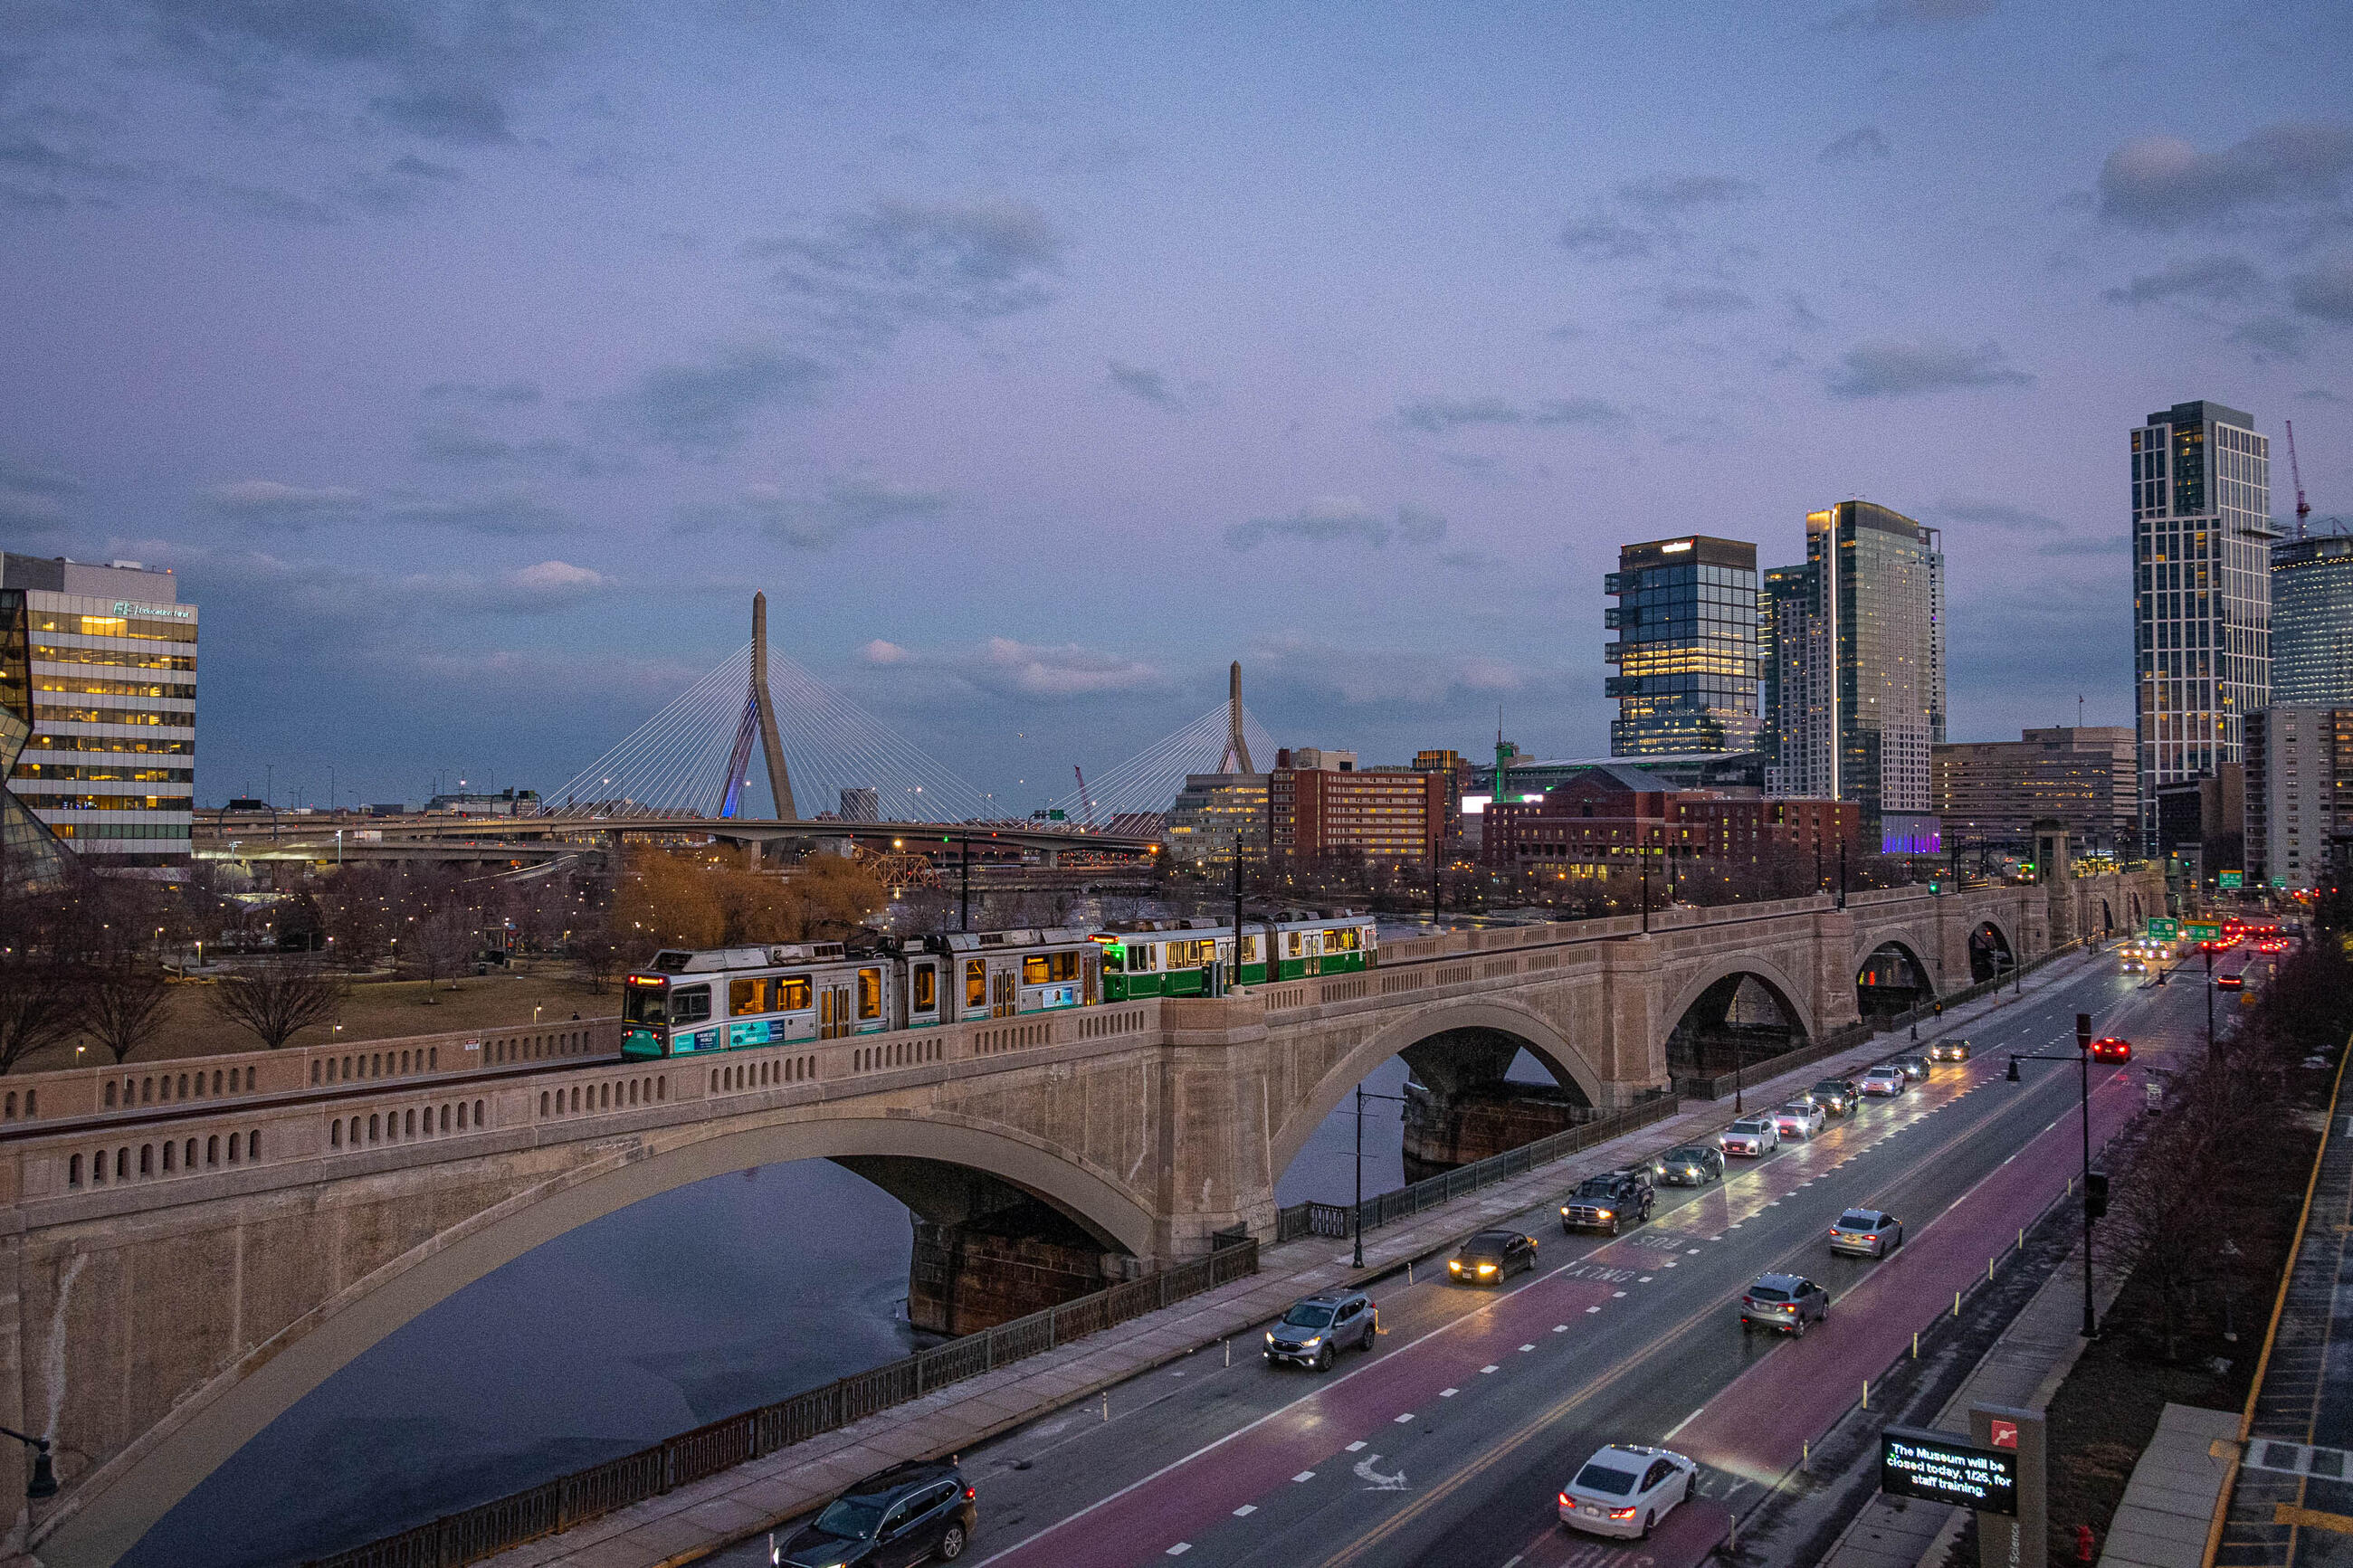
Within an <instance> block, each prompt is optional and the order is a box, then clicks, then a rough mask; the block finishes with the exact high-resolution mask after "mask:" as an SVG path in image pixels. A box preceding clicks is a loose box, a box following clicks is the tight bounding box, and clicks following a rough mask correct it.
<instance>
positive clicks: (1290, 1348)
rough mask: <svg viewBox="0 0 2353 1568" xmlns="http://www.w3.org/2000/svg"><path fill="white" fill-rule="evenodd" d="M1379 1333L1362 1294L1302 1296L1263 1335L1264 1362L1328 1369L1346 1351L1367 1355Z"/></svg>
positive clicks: (1376, 1318) (1368, 1300)
mask: <svg viewBox="0 0 2353 1568" xmlns="http://www.w3.org/2000/svg"><path fill="white" fill-rule="evenodd" d="M1379 1331H1380V1315H1379V1313H1378V1312H1377V1311H1376V1310H1374V1307H1373V1299H1372V1298H1371V1297H1370V1296H1367V1295H1366V1294H1365V1293H1364V1292H1363V1291H1362V1290H1325V1291H1323V1292H1321V1293H1320V1294H1317V1295H1314V1296H1304V1297H1302V1298H1301V1299H1300V1300H1296V1301H1293V1303H1292V1304H1291V1310H1289V1311H1287V1312H1285V1313H1283V1314H1282V1317H1281V1318H1279V1319H1277V1320H1276V1321H1275V1325H1274V1327H1272V1328H1271V1329H1269V1330H1267V1331H1266V1359H1267V1361H1268V1363H1270V1364H1271V1363H1276V1362H1286V1361H1287V1362H1293V1363H1297V1364H1298V1365H1300V1366H1307V1367H1314V1369H1315V1370H1316V1371H1317V1372H1324V1371H1326V1370H1327V1369H1329V1368H1330V1366H1331V1365H1332V1363H1333V1362H1334V1361H1335V1359H1337V1358H1338V1356H1339V1353H1340V1352H1342V1351H1345V1350H1360V1351H1368V1350H1371V1349H1372V1348H1373V1336H1374V1335H1375V1334H1376V1333H1377V1332H1379Z"/></svg>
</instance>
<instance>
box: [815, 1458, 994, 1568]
mask: <svg viewBox="0 0 2353 1568" xmlns="http://www.w3.org/2000/svg"><path fill="white" fill-rule="evenodd" d="M974 1495H975V1494H974V1491H973V1489H972V1488H971V1487H969V1486H967V1485H965V1479H964V1474H963V1472H962V1471H960V1470H958V1469H957V1468H955V1465H953V1464H948V1463H944V1462H942V1461H939V1460H918V1461H915V1462H913V1463H910V1464H904V1465H893V1466H892V1467H891V1468H889V1469H887V1470H884V1471H881V1473H880V1474H877V1475H871V1476H869V1477H867V1478H866V1479H864V1480H862V1481H860V1482H859V1483H858V1484H857V1485H856V1486H854V1487H851V1488H850V1489H849V1490H848V1491H846V1492H843V1493H842V1494H841V1495H840V1496H839V1497H838V1498H836V1499H834V1500H832V1501H831V1502H829V1503H828V1504H826V1505H825V1510H824V1511H823V1512H821V1513H819V1514H818V1516H817V1518H816V1519H814V1520H812V1521H809V1522H808V1523H807V1524H805V1525H803V1526H801V1528H800V1529H799V1530H798V1531H796V1532H794V1534H793V1536H792V1538H791V1539H790V1540H788V1541H786V1542H785V1543H784V1544H783V1545H781V1546H780V1547H778V1548H777V1549H776V1561H777V1563H779V1564H781V1565H782V1568H834V1565H835V1564H837V1563H839V1564H842V1565H843V1568H851V1565H854V1568H908V1565H909V1564H911V1563H927V1562H929V1561H931V1560H932V1559H933V1558H934V1557H936V1558H938V1559H939V1560H940V1561H941V1562H943V1563H945V1562H950V1561H953V1560H954V1559H955V1558H958V1557H961V1556H963V1555H964V1549H965V1546H966V1545H968V1544H969V1543H970V1542H971V1541H972V1532H973V1531H974V1530H975V1529H976V1527H977V1526H978V1524H979V1522H980V1510H979V1509H978V1508H977V1507H976V1505H975V1503H974V1500H973V1499H974Z"/></svg>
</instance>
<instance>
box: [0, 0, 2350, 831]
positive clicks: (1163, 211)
mask: <svg viewBox="0 0 2353 1568" xmlns="http://www.w3.org/2000/svg"><path fill="white" fill-rule="evenodd" d="M2348 81H2353V7H2348V6H2346V5H2343V4H2342V0H2335V3H2317V4H2281V5H2266V6H2260V7H2258V6H2252V5H2250V6H2244V7H2242V6H2236V5H2230V4H2225V5H2221V6H2219V7H2218V6H2215V5H2206V4H2200V5H2188V4H2168V3H2151V4H2144V5H2133V6H2117V5H2035V6H2030V5H2023V4H2019V3H2017V0H2011V3H2009V4H1996V3H1994V0H1862V3H1861V4H1856V5H1850V4H1849V3H1848V0H1815V3H1807V0H1796V3H1791V4H1787V5H1740V6H1732V5H1617V6H1609V7H1602V6H1583V7H1580V6H1569V5H1423V6H1403V5H1376V4H1367V3H1361V0H1360V3H1357V4H1351V5H1324V6H1306V5H1289V6H1282V5H1277V6H1268V5H1249V6H1239V5H1237V6H1224V7H1214V6H1193V7H1183V8H1159V9H1155V8H1147V7H1137V6H1113V5H1104V6H1097V7H1085V6H1075V5H1073V6H1060V7H1048V6H1040V5H985V6H984V5H929V6H923V5H887V4H870V5H770V4H765V3H762V0H732V3H712V4H693V3H691V0H673V3H670V4H665V5H643V6H631V5H617V4H597V3H595V0H561V3H552V4H545V5H538V4H530V3H524V0H481V3H464V0H452V3H448V4H427V3H419V4H414V5H403V4H396V3H392V0H155V3H153V4H147V5H133V4H118V3H114V0H56V3H48V0H0V262H5V284H6V295H5V308H0V543H5V548H8V549H11V550H16V551H19V552H27V553H33V554H40V555H56V554H65V555H70V556H73V557H74V558H76V559H80V560H105V559H108V558H111V557H128V558H133V559H138V560H141V561H143V562H145V563H149V564H150V565H155V566H170V567H172V568H173V569H174V571H175V572H176V574H177V576H178V579H179V584H180V591H181V594H182V596H183V597H185V598H190V599H194V600H195V601H197V602H198V603H199V604H201V605H202V606H203V616H204V642H203V647H202V670H201V674H200V686H201V690H202V694H203V695H202V700H201V706H200V711H201V715H202V721H201V722H202V728H201V729H200V731H199V741H198V745H199V752H200V757H199V762H200V771H199V774H198V786H197V788H198V793H197V798H198V801H199V803H200V804H204V805H212V804H217V802H218V801H219V800H221V799H222V798H223V797H224V796H226V795H231V794H237V793H243V792H246V791H248V790H253V791H259V789H260V787H261V785H262V782H263V779H264V777H265V769H266V768H274V770H275V780H276V784H277V786H278V790H279V793H280V796H281V799H282V798H283V797H284V796H285V795H286V794H287V792H288V791H289V790H290V788H299V789H300V790H301V791H302V792H304V793H305V794H307V795H308V796H309V797H310V798H311V799H312V800H314V801H316V802H318V803H319V804H324V803H325V799H326V790H327V770H328V769H329V767H330V766H332V767H333V768H334V769H335V770H336V777H337V784H338V789H339V791H340V793H341V795H342V797H343V799H344V800H345V801H350V800H353V799H364V800H396V799H400V800H406V801H408V802H410V803H412V804H413V803H416V802H418V801H421V800H422V798H423V797H424V795H426V794H427V793H428V792H429V790H430V789H431V787H432V784H433V783H434V780H435V778H436V776H437V775H439V776H440V777H441V778H442V779H443V781H444V782H445V783H450V784H454V782H455V780H456V779H457V778H458V777H459V776H460V775H463V776H465V777H467V778H469V779H470V780H477V781H480V780H490V781H492V782H495V783H496V784H510V783H521V784H528V785H535V786H537V787H541V788H554V786H556V785H557V784H561V783H562V782H563V780H564V779H565V778H566V777H567V776H569V775H570V774H571V773H574V772H575V770H576V769H578V768H580V767H582V766H584V765H586V763H588V762H589V761H590V760H591V759H592V758H594V757H595V756H596V754H597V753H598V752H602V751H603V750H604V749H605V748H606V747H607V746H608V745H609V744H611V743H612V742H615V741H617V740H618V739H619V738H620V737H621V736H622V735H623V734H624V733H625V732H626V731H628V730H629V729H630V728H631V727H632V726H633V725H635V724H636V723H638V721H641V720H643V719H644V718H646V717H647V716H648V715H649V714H651V713H652V712H654V711H655V710H658V709H659V708H660V707H661V706H662V704H663V703H664V702H666V701H668V700H670V698H671V697H673V696H675V695H676V694H677V693H679V692H680V691H681V690H682V689H685V688H686V687H687V686H689V685H691V683H692V682H693V680H694V679H697V678H698V677H699V676H701V675H702V673H703V672H704V671H705V670H707V669H708V668H711V667H712V666H713V665H716V664H718V663H719V662H720V661H721V660H723V659H724V658H727V657H728V656H729V655H730V654H732V653H733V651H734V650H735V649H736V647H738V646H739V645H740V644H741V643H742V642H743V640H744V637H745V635H746V633H747V623H748V614H749V601H750V596H751V593H752V591H753V590H754V589H755V588H759V589H765V591H766V592H767V594H768V596H769V603H770V614H771V633H772V640H773V642H774V644H775V646H776V650H777V651H778V652H779V653H780V654H783V655H786V656H789V657H790V658H793V659H796V660H797V661H799V662H800V663H801V664H803V665H806V666H807V667H808V668H810V669H812V670H813V671H815V672H816V673H817V674H818V676H819V677H820V678H821V679H824V680H826V681H828V682H830V683H832V684H833V685H835V686H837V687H839V689H842V690H844V691H846V692H847V693H849V695H850V696H851V697H852V698H853V699H854V700H857V701H858V702H860V703H862V704H864V705H865V706H866V707H868V708H869V709H871V710H874V711H875V712H877V713H879V714H881V716H882V717H883V718H884V719H885V720H887V721H888V722H889V723H890V724H891V725H892V727H893V728H895V729H896V730H897V731H900V732H901V733H902V734H903V735H904V736H905V737H906V738H907V739H908V740H909V741H911V742H913V743H914V744H916V745H918V746H920V747H922V748H923V749H924V750H925V751H927V752H931V753H933V754H934V755H935V756H938V757H940V758H941V759H943V760H944V761H945V762H947V763H950V764H952V765H953V766H954V767H955V769H956V771H958V772H959V773H962V774H964V775H965V777H966V778H968V779H970V780H971V781H972V782H973V783H974V784H977V785H979V786H980V787H982V788H985V789H988V790H990V791H993V792H996V793H997V798H998V799H999V801H1000V802H1007V803H1010V804H1017V805H1019V806H1021V807H1024V808H1026V807H1027V806H1028V805H1032V804H1036V803H1038V802H1040V801H1042V800H1044V799H1045V798H1046V797H1048V796H1050V795H1060V794H1062V793H1063V792H1064V791H1065V790H1066V789H1067V788H1068V787H1069V780H1070V769H1071V764H1072V763H1084V764H1086V765H1087V766H1088V767H1089V768H1090V770H1091V771H1093V772H1102V771H1104V770H1107V769H1109V768H1110V767H1111V766H1112V765H1113V763H1117V762H1118V761H1119V760H1121V759H1122V758H1124V757H1125V756H1127V755H1128V754H1130V753H1131V752H1134V751H1135V750H1137V749H1138V748H1139V747H1141V746H1144V745H1145V744H1147V743H1149V742H1152V741H1154V740H1155V739H1156V738H1158V737H1159V736H1161V735H1163V734H1165V733H1166V732H1167V731H1171V730H1173V729H1176V727H1177V726H1178V725H1180V724H1182V723H1184V722H1186V721H1189V720H1191V719H1193V718H1194V717H1195V716H1196V715H1198V714H1199V713H1200V712H1202V711H1203V710H1205V709H1207V708H1208V707H1209V706H1210V705H1211V704H1212V703H1213V702H1215V701H1216V700H1218V699H1219V697H1220V696H1221V695H1222V693H1223V689H1224V680H1225V671H1226V664H1227V661H1228V660H1229V659H1231V658H1240V659H1241V660H1242V661H1243V664H1244V668H1245V671H1246V676H1245V679H1246V680H1247V682H1248V684H1249V698H1250V706H1251V708H1252V710H1253V711H1254V712H1255V713H1256V715H1257V716H1258V717H1259V718H1260V719H1261V720H1262V721H1264V722H1265V723H1266V724H1267V726H1268V727H1269V728H1270V729H1271V731H1273V732H1274V733H1275V734H1276V735H1277V736H1279V737H1280V738H1281V739H1282V741H1283V742H1286V743H1296V744H1314V745H1324V746H1345V747H1353V748H1355V749H1356V750H1357V751H1358V752H1361V753H1362V754H1363V756H1364V758H1365V760H1366V762H1383V761H1391V762H1394V761H1404V760H1406V759H1408V758H1409V756H1410V755H1411V753H1412V752H1413V751H1414V750H1415V749H1417V748H1418V747H1420V746H1426V745H1447V746H1455V747H1459V748H1461V749H1464V750H1475V749H1479V748H1481V747H1482V746H1484V745H1488V744H1492V740H1493V727H1494V722H1495V710H1496V706H1497V704H1499V703H1500V704H1501V705H1502V706H1503V709H1504V728H1505V730H1506V731H1507V732H1508V733H1509V734H1510V736H1511V737H1512V738H1513V739H1514V740H1515V741H1516V742H1518V743H1519V744H1520V745H1521V746H1522V747H1523V748H1524V749H1525V750H1529V751H1534V752H1540V753H1543V754H1546V755H1554V756H1561V755H1585V754H1595V753H1599V752H1604V751H1606V750H1607V744H1608V740H1607V722H1608V719H1609V714H1610V712H1611V705H1610V704H1609V703H1608V702H1607V701H1605V700H1604V699H1603V697H1602V695H1601V692H1602V679H1603V675H1604V668H1603V665H1602V662H1601V648H1602V646H1603V643H1604V642H1605V640H1606V637H1605V634H1604V632H1603V630H1602V626H1601V612H1602V608H1603V605H1604V600H1603V598H1602V596H1601V593H1600V577H1601V574H1602V573H1604V572H1605V571H1607V570H1609V568H1610V567H1611V565H1612V564H1613V563H1614V560H1615V552H1616V550H1617V547H1618V546H1619V545H1620V543H1622V542H1633V541H1640V540H1645V539H1652V538H1658V537H1662V536H1669V535H1672V534H1676V533H1681V532H1688V531H1702V532H1708V533H1715V534H1722V535H1728V536H1730V537H1733V538H1737V539H1746V540H1752V541H1754V542H1757V545H1758V547H1759V553H1760V557H1761V560H1762V563H1764V564H1767V565H1776V564H1781V563H1786V562H1788V561H1793V560H1797V559H1799V558H1800V557H1801V556H1802V554H1803V533H1802V528H1803V520H1804V515H1805V513H1806V512H1807V510H1810V509H1811V508H1816V507H1820V506H1823V505H1827V504H1829V503H1830V502H1831V501H1834V500H1841V499H1844V498H1847V497H1850V496H1862V497H1865V498H1868V499H1870V500H1877V501H1880V502H1883V503H1885V504H1887V505H1889V506H1892V507H1894V508H1896V509H1897V510H1902V511H1905V512H1907V513H1910V514H1911V515H1913V516H1915V517H1917V518H1919V519H1920V520H1921V521H1925V522H1928V523H1931V524H1934V525H1936V526H1937V527H1940V528H1942V529H1943V530H1944V542H1945V548H1946V551H1947V555H1948V557H1949V559H1950V562H1951V628H1950V645H1951V651H1952V658H1951V713H1952V735H1953V738H1955V739H2000V738H2015V735H2016V732H2017V731H2018V729H2019V727H2020V726H2021V725H2026V724H2042V723H2072V722H2073V721H2074V720H2075V717H2076V712H2077V707H2076V698H2077V696H2078V694H2079V693H2080V694H2081V695H2082V696H2083V697H2084V699H2085V702H2084V716H2085V717H2086V718H2087V719H2088V720H2089V721H2092V722H2095V723H2097V722H2107V723H2129V722H2130V721H2131V713H2130V706H2129V703H2130V686H2129V679H2130V676H2129V663H2128V657H2129V656H2128V637H2129V626H2130V608H2131V600H2130V589H2129V586H2128V585H2127V580H2126V564H2125V548H2124V545H2125V540H2126V533H2127V530H2128V527H2129V510H2128V495H2127V485H2126V481H2127V477H2128V476H2127V471H2126V431H2127V430H2128V428H2129V427H2130V426H2132V425H2134V424H2136V423H2137V422H2139V420H2140V418H2141V417H2142V416H2145V415H2147V413H2148V412H2149V411H2150V410H2152V409H2157V408H2162V407H2165V406H2168V405H2171V404H2172V403H2174V402H2176V401H2178V400H2180V399H2185V398H2194V397H2208V398H2213V399H2218V400H2220V401H2221V402H2224V403H2227V404H2231V405H2235V406H2238V407H2242V408H2244V409H2247V410H2248V411H2250V412H2251V413H2253V415H2254V416H2255V420H2256V424H2257V426H2258V428H2260V429H2261V430H2262V431H2263V432H2264V433H2265V434H2267V435H2269V436H2270V437H2272V440H2273V457H2274V463H2273V492H2272V493H2273V510H2274V514H2275V515H2277V516H2279V517H2282V518H2284V519H2286V518H2290V517H2291V514H2292V509H2293V506H2294V495H2293V492H2292V490H2291V489H2290V486H2289V482H2288V469H2287V462H2286V450H2285V445H2284V441H2283V440H2282V435H2283V423H2284V421H2285V420H2289V419H2293V420H2294V421H2295V426H2296V437H2297V441H2298V445H2299V447H2300V448H2301V453H2302V457H2303V461H2304V472H2305V479H2306V487H2307V489H2309V490H2310V491H2311V493H2312V496H2313V500H2314V503H2315V507H2316V512H2317V513H2318V514H2320V515H2324V516H2325V515H2327V514H2330V513H2334V512H2342V513H2346V514H2348V516H2353V456H2348V435H2353V417H2348V414H2353V408H2349V407H2348V401H2353V353H2348V351H2353V93H2348ZM804 804H805V805H813V804H815V803H804ZM828 804H829V803H828Z"/></svg>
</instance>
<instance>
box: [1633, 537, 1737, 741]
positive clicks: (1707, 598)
mask: <svg viewBox="0 0 2353 1568" xmlns="http://www.w3.org/2000/svg"><path fill="white" fill-rule="evenodd" d="M1602 589H1603V592H1604V593H1606V594H1608V595H1610V596H1612V597H1614V598H1615V599H1617V601H1618V603H1617V604H1616V605H1614V606H1612V607H1611V608H1609V609H1608V610H1606V611H1605V612H1604V613H1603V624H1604V625H1605V626H1608V627H1609V629H1611V630H1613V631H1615V632H1616V633H1617V634H1618V640H1617V641H1616V642H1614V643H1609V644H1608V645H1606V646H1605V647H1604V648H1603V650H1602V657H1603V658H1604V659H1606V660H1607V661H1608V662H1609V664H1611V665H1613V666H1615V667H1616V670H1617V673H1616V674H1614V675H1612V676H1610V677H1609V680H1608V684H1607V687H1606V690H1607V692H1608V694H1609V696H1611V697H1614V698H1616V699H1617V700H1618V717H1617V718H1616V719H1615V720H1613V721H1611V722H1610V725H1609V754H1610V755H1612V756H1617V757H1641V756H1651V755H1654V754H1667V753H1683V752H1746V751H1748V750H1750V749H1751V748H1753V747H1754V746H1755V745H1756V744H1757V731H1758V728H1759V725H1760V722H1761V721H1760V719H1759V717H1758V713H1757V547H1756V546H1755V545H1754V544H1747V543H1743V542H1740V541H1738V540H1734V539H1711V538H1709V537H1707V536H1706V535H1704V534H1691V535H1686V536H1685V537H1683V538H1682V539H1666V540H1658V541H1654V542H1651V543H1648V544H1629V545H1626V546H1623V547H1622V548H1620V551H1619V552H1618V570H1617V571H1615V572H1612V573H1610V574H1609V575H1608V576H1606V577H1605V578H1603V579H1602Z"/></svg>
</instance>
